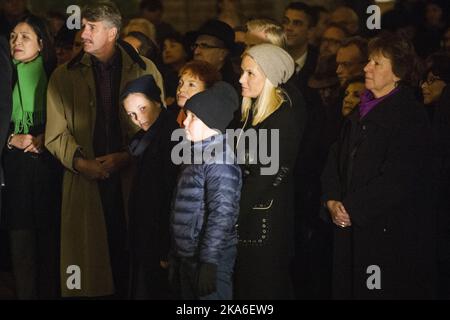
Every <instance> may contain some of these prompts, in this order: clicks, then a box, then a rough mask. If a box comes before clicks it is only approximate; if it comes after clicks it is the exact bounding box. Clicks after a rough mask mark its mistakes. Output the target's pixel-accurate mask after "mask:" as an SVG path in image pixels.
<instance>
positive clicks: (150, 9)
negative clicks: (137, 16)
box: [139, 0, 175, 47]
mask: <svg viewBox="0 0 450 320" xmlns="http://www.w3.org/2000/svg"><path fill="white" fill-rule="evenodd" d="M139 12H140V13H141V17H142V18H144V19H147V20H148V21H150V22H151V23H152V24H153V25H154V26H155V29H156V42H157V44H158V46H159V47H162V39H163V38H165V37H166V36H167V35H168V34H171V33H174V32H175V29H174V28H173V27H172V26H171V25H170V24H169V23H167V22H164V21H163V14H164V6H163V2H162V1H160V0H142V1H141V2H140V4H139Z"/></svg>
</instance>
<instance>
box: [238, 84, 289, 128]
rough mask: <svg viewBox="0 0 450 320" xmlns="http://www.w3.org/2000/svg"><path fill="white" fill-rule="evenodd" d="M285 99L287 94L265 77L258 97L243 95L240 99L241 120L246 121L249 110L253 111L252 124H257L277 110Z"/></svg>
mask: <svg viewBox="0 0 450 320" xmlns="http://www.w3.org/2000/svg"><path fill="white" fill-rule="evenodd" d="M286 99H289V96H288V95H287V94H286V93H285V92H284V91H283V90H282V89H281V88H277V87H275V86H274V85H273V84H272V83H271V82H270V80H269V79H268V78H266V82H265V83H264V87H263V89H262V92H261V94H260V95H259V96H258V98H256V99H252V98H248V97H244V98H243V99H242V122H246V121H247V119H248V116H249V113H250V111H251V112H253V121H252V125H253V126H256V125H258V124H259V123H261V122H263V121H264V120H265V119H267V117H269V116H270V115H271V114H272V113H274V112H275V111H277V110H278V109H279V108H280V107H281V105H282V104H283V103H284V102H285V101H286Z"/></svg>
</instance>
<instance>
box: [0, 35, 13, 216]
mask: <svg viewBox="0 0 450 320" xmlns="http://www.w3.org/2000/svg"><path fill="white" fill-rule="evenodd" d="M0 79H1V81H0V159H1V158H2V153H3V146H4V145H5V143H6V140H7V138H8V137H7V135H8V130H9V121H10V119H11V109H12V108H11V106H12V101H11V94H12V84H11V81H12V64H11V59H10V58H9V46H8V42H7V41H6V39H5V38H3V37H0ZM4 182H5V180H4V176H3V166H2V161H0V186H3V185H4ZM0 188H1V187H0ZM1 203H2V201H1V193H0V208H1Z"/></svg>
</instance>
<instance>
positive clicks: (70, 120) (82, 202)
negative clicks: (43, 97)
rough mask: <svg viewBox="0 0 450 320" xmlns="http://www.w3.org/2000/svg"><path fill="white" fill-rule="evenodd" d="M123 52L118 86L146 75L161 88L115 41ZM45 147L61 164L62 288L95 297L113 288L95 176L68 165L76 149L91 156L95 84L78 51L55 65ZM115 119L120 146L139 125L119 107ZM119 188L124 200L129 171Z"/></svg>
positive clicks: (145, 63)
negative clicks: (77, 277) (76, 279)
mask: <svg viewBox="0 0 450 320" xmlns="http://www.w3.org/2000/svg"><path fill="white" fill-rule="evenodd" d="M117 48H118V50H120V53H121V55H122V73H121V81H120V89H121V90H122V89H123V88H124V86H125V85H126V84H127V83H128V82H129V81H131V80H134V79H136V78H138V77H140V76H143V75H146V74H151V75H153V76H154V77H155V79H156V82H157V84H158V86H159V87H160V88H161V92H162V93H161V99H162V101H164V91H163V81H162V77H161V75H160V73H159V71H158V70H157V68H156V66H155V65H154V64H153V62H151V61H150V60H148V59H146V58H144V57H141V56H139V55H138V54H137V53H136V52H135V51H134V50H132V49H130V47H128V46H126V45H125V44H123V43H121V44H120V46H117ZM47 118H48V120H47V128H46V134H45V141H46V147H47V149H48V150H49V151H50V152H51V153H52V154H53V155H54V156H55V157H56V158H57V159H59V160H60V161H61V163H62V164H63V165H64V167H65V171H64V179H63V198H62V212H61V267H60V272H61V292H62V296H64V297H96V296H107V295H111V294H113V293H114V285H113V280H112V273H111V266H110V259H109V251H108V241H107V234H106V226H105V220H104V215H103V210H102V204H101V201H100V194H99V189H98V185H97V182H96V181H90V180H87V179H86V178H84V177H83V176H82V175H80V174H77V173H76V172H75V170H74V168H73V158H74V155H75V152H76V151H77V150H78V149H81V152H82V153H83V155H84V156H85V157H86V158H88V159H95V156H94V150H93V135H94V128H95V118H96V86H95V81H94V74H93V67H92V64H91V57H90V55H88V54H85V53H83V52H82V53H80V54H79V55H78V56H77V57H75V58H74V59H73V60H72V61H71V62H69V63H68V64H64V65H62V66H60V67H59V68H58V69H56V70H55V72H54V73H53V75H52V77H51V78H50V81H49V85H48V93H47ZM119 119H120V125H121V131H122V137H123V141H124V142H125V145H124V147H125V146H126V144H127V143H128V141H129V140H130V139H131V137H132V136H133V135H134V134H135V133H136V132H137V131H138V130H139V128H138V127H136V126H135V125H134V124H133V123H132V122H131V120H130V119H129V117H128V116H127V114H126V112H125V111H124V110H123V108H121V110H120V112H119ZM121 175H122V189H123V192H122V194H123V196H124V198H125V199H124V201H125V202H124V203H127V199H128V194H129V189H130V186H131V175H132V173H131V171H130V170H123V171H122V173H121ZM71 266H76V267H79V269H78V270H80V271H81V288H80V289H77V288H76V289H71V288H69V287H70V286H69V285H68V284H69V283H71V281H72V280H73V277H72V278H71V276H72V275H74V274H73V271H72V272H69V273H68V271H70V270H74V269H71Z"/></svg>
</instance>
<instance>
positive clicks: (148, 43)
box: [123, 31, 161, 68]
mask: <svg viewBox="0 0 450 320" xmlns="http://www.w3.org/2000/svg"><path fill="white" fill-rule="evenodd" d="M123 41H125V42H127V43H129V44H130V45H131V46H132V47H133V48H134V49H135V50H136V51H137V52H138V53H139V54H140V55H141V56H144V57H146V58H148V59H150V60H152V62H153V63H154V64H156V66H157V67H158V68H159V67H160V66H161V54H160V50H159V47H158V46H157V44H156V43H155V42H153V41H152V40H151V39H150V38H149V37H147V36H146V35H145V34H143V33H142V32H139V31H131V32H129V33H128V34H127V35H126V36H125V37H124V38H123Z"/></svg>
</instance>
